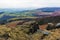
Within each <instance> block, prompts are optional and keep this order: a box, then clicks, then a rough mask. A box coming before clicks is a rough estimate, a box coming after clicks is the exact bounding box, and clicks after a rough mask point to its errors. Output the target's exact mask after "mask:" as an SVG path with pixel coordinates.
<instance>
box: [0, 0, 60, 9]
mask: <svg viewBox="0 0 60 40" xmlns="http://www.w3.org/2000/svg"><path fill="white" fill-rule="evenodd" d="M39 7H60V0H0V8H39Z"/></svg>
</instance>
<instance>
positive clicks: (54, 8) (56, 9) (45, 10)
mask: <svg viewBox="0 0 60 40" xmlns="http://www.w3.org/2000/svg"><path fill="white" fill-rule="evenodd" d="M37 10H41V11H42V12H54V11H58V10H60V7H45V8H38V9H37Z"/></svg>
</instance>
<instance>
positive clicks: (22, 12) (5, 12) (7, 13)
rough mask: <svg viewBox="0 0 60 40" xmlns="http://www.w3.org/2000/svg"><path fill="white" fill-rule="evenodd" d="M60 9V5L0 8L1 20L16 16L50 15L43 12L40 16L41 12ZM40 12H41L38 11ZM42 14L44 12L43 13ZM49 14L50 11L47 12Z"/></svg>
mask: <svg viewBox="0 0 60 40" xmlns="http://www.w3.org/2000/svg"><path fill="white" fill-rule="evenodd" d="M58 10H60V7H45V8H38V9H32V10H30V9H28V10H26V9H0V20H1V19H3V20H8V19H10V18H15V17H18V18H19V17H35V16H36V15H37V16H38V15H39V16H38V17H41V16H48V15H45V14H44V13H43V15H41V16H40V12H54V11H58ZM38 12H39V13H38ZM41 14H42V13H41ZM47 14H48V13H47ZM53 15H54V14H53Z"/></svg>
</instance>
